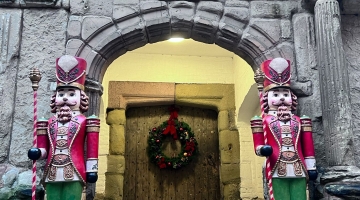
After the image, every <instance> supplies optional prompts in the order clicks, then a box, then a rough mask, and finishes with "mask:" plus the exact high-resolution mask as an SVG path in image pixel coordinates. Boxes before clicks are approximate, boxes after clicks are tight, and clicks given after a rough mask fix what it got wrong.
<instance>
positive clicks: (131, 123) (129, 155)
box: [125, 109, 138, 200]
mask: <svg viewBox="0 0 360 200" xmlns="http://www.w3.org/2000/svg"><path fill="white" fill-rule="evenodd" d="M137 113H138V111H137V110H136V109H134V110H129V115H131V116H136V115H137ZM126 121H127V125H126V126H127V128H126V129H127V131H126V133H125V134H126V138H125V139H126V141H127V145H126V147H125V148H126V163H127V165H126V169H127V170H126V173H125V175H126V177H127V179H128V181H127V182H128V183H129V184H128V185H127V186H126V187H127V199H129V200H131V199H136V196H135V195H136V168H135V166H136V154H137V152H136V142H137V141H136V136H137V134H136V128H137V126H138V118H135V117H131V118H129V119H127V120H126Z"/></svg>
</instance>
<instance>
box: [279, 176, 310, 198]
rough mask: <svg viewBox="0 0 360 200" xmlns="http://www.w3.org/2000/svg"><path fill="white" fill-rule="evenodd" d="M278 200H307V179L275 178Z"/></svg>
mask: <svg viewBox="0 0 360 200" xmlns="http://www.w3.org/2000/svg"><path fill="white" fill-rule="evenodd" d="M272 182H273V191H274V198H275V199H276V200H306V179H305V178H273V179H272Z"/></svg>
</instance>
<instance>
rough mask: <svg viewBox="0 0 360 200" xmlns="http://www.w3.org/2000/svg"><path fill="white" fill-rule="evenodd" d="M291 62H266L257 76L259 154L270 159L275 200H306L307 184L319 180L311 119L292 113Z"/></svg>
mask: <svg viewBox="0 0 360 200" xmlns="http://www.w3.org/2000/svg"><path fill="white" fill-rule="evenodd" d="M290 77H291V75H290V61H288V60H286V59H284V58H275V59H271V60H266V61H265V62H263V63H262V65H261V72H260V71H258V72H257V73H256V74H255V81H256V82H257V84H258V89H259V95H260V105H261V112H262V116H261V118H260V117H257V116H255V117H254V118H252V120H251V127H252V132H253V141H254V149H255V153H256V155H258V156H266V157H267V158H266V167H265V172H266V173H265V174H266V179H267V181H268V186H269V195H270V198H271V199H276V200H288V199H292V200H306V199H307V197H306V184H307V181H308V180H309V179H310V180H315V179H316V178H317V171H316V161H315V152H314V144H313V139H312V126H311V119H310V118H309V117H307V116H303V117H301V118H300V117H298V116H296V115H294V114H293V113H292V112H293V111H295V110H296V107H297V104H298V103H297V97H296V96H295V94H293V93H292V91H291V89H290Z"/></svg>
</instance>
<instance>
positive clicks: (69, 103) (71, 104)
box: [56, 101, 77, 107]
mask: <svg viewBox="0 0 360 200" xmlns="http://www.w3.org/2000/svg"><path fill="white" fill-rule="evenodd" d="M76 104H77V102H76V101H75V102H73V103H71V102H68V101H65V102H62V103H58V102H56V106H60V107H63V106H75V105H76Z"/></svg>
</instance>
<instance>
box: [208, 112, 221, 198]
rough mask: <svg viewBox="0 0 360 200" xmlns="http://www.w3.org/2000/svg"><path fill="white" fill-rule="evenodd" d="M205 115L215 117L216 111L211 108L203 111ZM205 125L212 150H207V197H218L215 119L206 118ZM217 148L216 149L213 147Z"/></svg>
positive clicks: (217, 140) (217, 137)
mask: <svg viewBox="0 0 360 200" xmlns="http://www.w3.org/2000/svg"><path fill="white" fill-rule="evenodd" d="M205 112H206V115H207V116H210V115H213V117H217V113H214V112H211V110H207V111H205ZM206 126H207V130H208V131H207V140H208V143H209V145H210V148H213V149H212V150H209V155H208V158H207V159H208V163H209V166H208V183H209V187H208V188H209V191H208V193H209V199H220V190H219V188H220V179H219V149H218V145H219V136H218V134H217V133H218V130H217V121H214V120H211V119H209V118H208V119H206ZM215 148H217V149H215Z"/></svg>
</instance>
